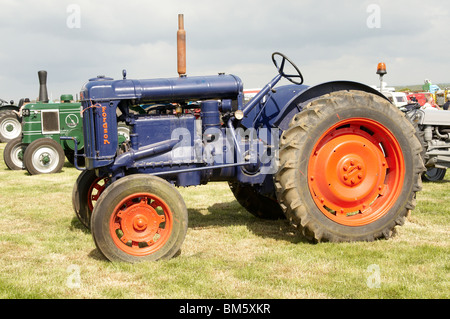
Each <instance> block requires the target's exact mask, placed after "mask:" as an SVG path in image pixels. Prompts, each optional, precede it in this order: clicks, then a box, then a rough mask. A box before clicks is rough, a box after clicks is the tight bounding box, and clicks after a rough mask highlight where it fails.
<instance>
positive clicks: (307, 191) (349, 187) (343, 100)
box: [275, 91, 424, 241]
mask: <svg viewBox="0 0 450 319" xmlns="http://www.w3.org/2000/svg"><path fill="white" fill-rule="evenodd" d="M421 150H422V147H421V144H420V142H419V140H418V139H417V137H416V136H415V130H414V128H413V126H412V125H411V124H410V122H409V121H408V120H407V119H406V118H405V117H404V115H403V114H402V113H401V112H400V111H398V110H397V109H395V108H394V107H392V105H391V104H390V103H389V102H387V101H386V100H384V99H383V98H380V97H378V96H375V95H372V94H368V93H364V92H359V91H350V92H342V91H339V92H333V93H331V94H327V95H325V96H323V97H319V98H317V99H316V100H314V101H311V102H309V103H307V104H306V105H304V109H303V111H302V112H300V113H299V114H297V115H296V116H295V117H294V118H293V119H292V121H291V123H290V125H289V128H288V129H287V130H286V131H285V132H284V133H283V135H282V138H281V148H280V164H281V167H280V169H279V172H278V173H277V174H276V176H275V185H276V189H277V196H278V199H279V201H280V202H281V203H282V207H284V209H285V213H286V215H287V217H288V218H289V219H290V220H291V221H292V223H294V225H296V226H298V227H299V228H300V229H301V230H302V232H303V234H304V235H305V236H306V237H308V238H309V239H311V240H314V241H355V240H374V239H377V238H382V237H384V238H388V237H390V236H391V235H392V232H393V230H394V227H395V226H396V225H402V224H403V223H404V220H405V216H406V215H407V212H408V211H409V210H411V209H413V208H414V206H415V193H416V192H417V191H419V190H420V189H421V179H420V175H421V174H422V172H423V169H424V166H423V162H422V158H421V156H420V153H421ZM305 186H306V187H305Z"/></svg>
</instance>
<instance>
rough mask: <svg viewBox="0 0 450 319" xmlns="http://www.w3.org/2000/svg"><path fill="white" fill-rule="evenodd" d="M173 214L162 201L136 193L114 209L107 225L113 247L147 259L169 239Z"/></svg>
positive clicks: (151, 195) (148, 195)
mask: <svg viewBox="0 0 450 319" xmlns="http://www.w3.org/2000/svg"><path fill="white" fill-rule="evenodd" d="M172 225H173V216H172V212H171V210H170V209H169V207H168V205H167V204H166V203H165V201H163V200H162V199H161V198H159V197H158V196H156V195H154V194H149V193H136V194H132V195H130V196H127V197H126V198H124V199H123V200H122V201H120V203H119V204H118V205H117V206H116V207H115V209H114V211H113V213H112V215H111V219H110V224H109V229H110V235H111V237H112V239H113V241H114V244H115V245H116V246H117V247H118V248H120V249H121V250H123V251H124V252H126V253H127V254H130V255H133V256H146V255H149V254H152V253H154V252H156V251H157V250H159V249H160V248H161V247H162V246H164V244H165V243H166V242H167V240H168V239H169V238H170V234H171V231H172Z"/></svg>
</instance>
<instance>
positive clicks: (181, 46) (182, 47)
mask: <svg viewBox="0 0 450 319" xmlns="http://www.w3.org/2000/svg"><path fill="white" fill-rule="evenodd" d="M177 60H178V61H177V62H178V74H179V76H185V75H186V31H185V30H184V17H183V15H182V14H179V15H178V31H177Z"/></svg>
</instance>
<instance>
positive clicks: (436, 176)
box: [422, 167, 447, 182]
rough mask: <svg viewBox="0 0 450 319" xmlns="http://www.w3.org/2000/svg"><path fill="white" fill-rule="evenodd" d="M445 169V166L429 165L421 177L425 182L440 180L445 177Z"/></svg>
mask: <svg viewBox="0 0 450 319" xmlns="http://www.w3.org/2000/svg"><path fill="white" fill-rule="evenodd" d="M446 173H447V170H446V169H445V168H437V167H431V168H429V169H427V171H426V172H425V173H423V175H422V178H423V180H424V181H427V182H437V181H442V180H443V179H444V177H445V174H446Z"/></svg>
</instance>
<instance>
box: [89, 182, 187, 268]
mask: <svg viewBox="0 0 450 319" xmlns="http://www.w3.org/2000/svg"><path fill="white" fill-rule="evenodd" d="M187 223H188V213H187V208H186V205H185V203H184V201H183V198H182V197H181V195H180V193H179V192H178V191H177V190H176V189H175V187H173V186H172V185H171V184H169V183H168V182H167V181H165V180H163V179H161V178H159V177H156V176H149V175H145V174H136V175H129V176H126V177H123V178H121V179H119V180H117V181H116V182H114V183H112V184H111V185H110V186H109V187H108V188H106V189H105V191H104V192H103V193H102V194H101V195H100V198H99V200H98V201H97V204H96V205H95V207H94V211H93V212H92V218H91V232H92V236H93V238H94V241H95V244H96V246H97V248H98V249H99V251H100V252H101V253H102V254H103V255H104V256H105V257H106V258H107V259H109V260H110V261H125V262H132V263H134V262H140V261H156V260H159V259H169V258H171V257H173V256H174V255H175V254H176V253H177V252H178V251H179V249H180V247H181V245H182V244H183V241H184V238H185V236H186V232H187Z"/></svg>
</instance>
